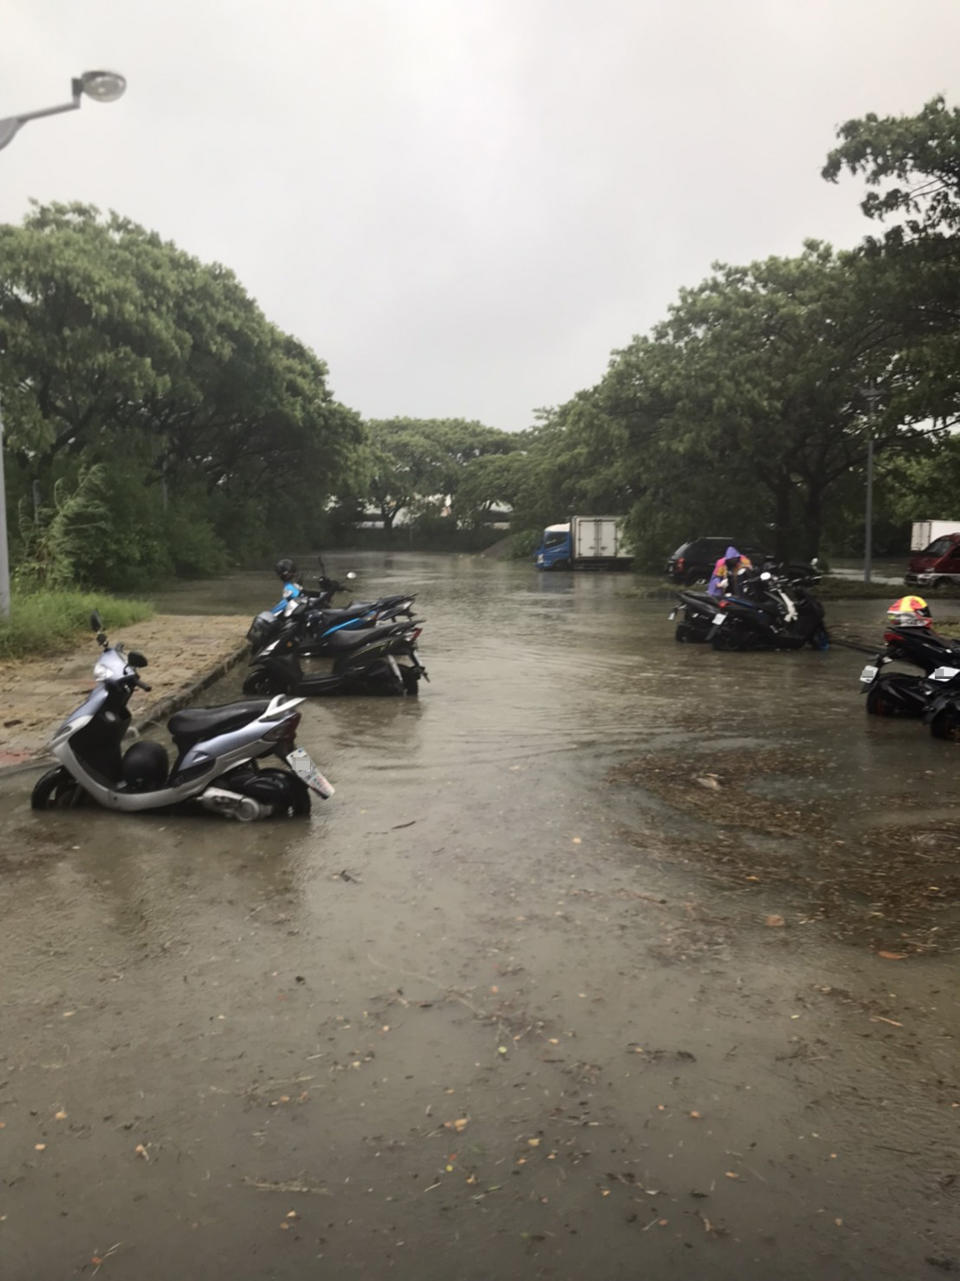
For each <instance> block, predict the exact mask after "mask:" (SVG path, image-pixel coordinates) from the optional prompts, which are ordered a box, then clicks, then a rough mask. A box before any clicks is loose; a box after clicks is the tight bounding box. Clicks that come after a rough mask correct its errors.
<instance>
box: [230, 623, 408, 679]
mask: <svg viewBox="0 0 960 1281" xmlns="http://www.w3.org/2000/svg"><path fill="white" fill-rule="evenodd" d="M312 612H314V613H317V614H319V615H320V619H319V622H318V623H317V624H316V626H315V627H313V628H311V625H310V622H309V620H310V615H311V613H312ZM325 613H326V611H323V610H320V611H311V610H310V608H309V606H307V605H305V604H303V603H301V602H292V603H291V606H290V607H289V608H288V610H287V611H286V612H285V617H284V622H283V627H282V629H281V630H280V632H279V634H278V635H277V636H275V637H274V638H273V639H272V640H270V641H269V642H268V643H267V644H266V645H265V646H264V647H263V648H262V649H260V650H259V651H258V652H257V653H255V654H254V656H253V658H252V659H251V660H250V661H251V665H252V667H253V671H252V672H251V673H250V675H249V676H248V677H247V679H246V680H245V681H244V684H243V692H244V693H245V694H253V695H261V696H262V695H264V694H276V693H287V694H298V695H307V696H312V695H323V694H373V695H384V694H399V695H407V696H411V697H416V695H417V694H418V693H419V684H420V679H421V677H422V678H424V679H426V680H429V677H428V676H427V669H426V668H425V667H424V666H423V665H422V663H421V662H420V658H419V654H418V652H417V638H418V637H419V636H420V632H421V630H422V628H421V626H420V623H421V621H422V620H419V619H409V620H407V619H404V620H398V619H393V620H388V621H385V622H375V623H373V624H372V625H365V626H362V627H361V626H357V627H351V628H347V627H344V626H336V625H334V626H329V627H325V626H324V624H325V622H327V621H328V620H326V619H324V617H323V615H324V614H325Z"/></svg>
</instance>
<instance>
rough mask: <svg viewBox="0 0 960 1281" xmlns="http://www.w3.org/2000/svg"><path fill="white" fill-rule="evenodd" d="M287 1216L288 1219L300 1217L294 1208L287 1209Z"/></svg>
mask: <svg viewBox="0 0 960 1281" xmlns="http://www.w3.org/2000/svg"><path fill="white" fill-rule="evenodd" d="M287 1218H288V1219H299V1218H300V1215H299V1214H297V1212H296V1210H288V1211H287Z"/></svg>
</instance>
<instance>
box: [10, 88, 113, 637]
mask: <svg viewBox="0 0 960 1281" xmlns="http://www.w3.org/2000/svg"><path fill="white" fill-rule="evenodd" d="M126 87H127V82H126V80H125V79H124V78H123V76H121V75H119V74H118V73H117V72H116V71H85V72H84V73H83V75H81V76H75V77H74V79H73V80H71V81H70V92H71V95H72V97H71V100H70V101H69V102H64V103H61V104H60V105H59V106H58V107H42V108H41V109H40V110H39V111H24V112H22V113H21V114H20V115H19V116H7V117H6V119H5V120H0V151H2V150H3V148H4V147H5V146H6V145H7V144H8V143H10V142H12V141H13V139H14V138H15V137H16V135H17V133H18V132H19V131H20V129H21V128H22V127H23V126H24V125H25V124H26V123H27V121H28V120H39V119H40V118H41V116H58V115H60V113H61V112H63V111H76V110H77V109H78V108H79V107H80V106H81V104H82V103H83V98H84V95H86V96H87V97H88V98H92V99H93V101H94V102H116V100H117V99H118V98H119V97H121V96H122V95H123V92H124V90H125V89H126ZM9 617H10V553H9V549H8V547H7V495H6V489H5V487H4V476H3V415H2V413H0V620H5V619H7V618H9Z"/></svg>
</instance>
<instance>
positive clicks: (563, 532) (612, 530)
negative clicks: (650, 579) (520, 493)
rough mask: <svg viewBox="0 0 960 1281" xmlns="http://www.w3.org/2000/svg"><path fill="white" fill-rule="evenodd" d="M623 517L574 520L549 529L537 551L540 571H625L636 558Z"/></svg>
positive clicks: (587, 517)
mask: <svg viewBox="0 0 960 1281" xmlns="http://www.w3.org/2000/svg"><path fill="white" fill-rule="evenodd" d="M620 522H621V517H619V516H571V517H570V519H569V521H566V522H565V523H564V524H562V525H548V526H547V527H546V529H545V530H544V531H543V537H542V538H541V540H540V546H539V547H538V548H537V551H536V556H535V564H536V566H537V569H585V568H594V569H601V568H604V569H625V568H626V567H627V565H628V564H629V563H630V561H631V559H632V557H631V556H630V553H629V552H628V551H627V549H626V546H625V544H624V541H623V533H622V531H621V529H620Z"/></svg>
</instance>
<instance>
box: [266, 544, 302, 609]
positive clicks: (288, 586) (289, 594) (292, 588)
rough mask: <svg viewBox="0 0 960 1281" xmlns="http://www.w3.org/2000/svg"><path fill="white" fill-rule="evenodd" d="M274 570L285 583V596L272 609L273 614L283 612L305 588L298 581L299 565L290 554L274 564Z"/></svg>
mask: <svg viewBox="0 0 960 1281" xmlns="http://www.w3.org/2000/svg"><path fill="white" fill-rule="evenodd" d="M273 568H274V572H275V573H276V574H277V577H278V578H279V579H280V581H281V582H282V583H283V597H282V598H281V599H280V600H278V601H277V603H276V605H274V606H273V608H272V609H271V610H270V613H271V614H282V613H283V611H284V610H285V609H286V608H287V605H288V603H289V602H290V601H292V600H296V599H297V597H298V596H299V595H300V594H301V592H302V591H303V588H302V587H301V586H300V584H299V583H298V582H297V581H296V578H297V567H296V564H295V563H294V562H293V561H292V560H291V559H290V557H289V556H284V557H282V558H281V559H280V560H278V561H277V563H276V565H274V567H273Z"/></svg>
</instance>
